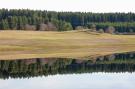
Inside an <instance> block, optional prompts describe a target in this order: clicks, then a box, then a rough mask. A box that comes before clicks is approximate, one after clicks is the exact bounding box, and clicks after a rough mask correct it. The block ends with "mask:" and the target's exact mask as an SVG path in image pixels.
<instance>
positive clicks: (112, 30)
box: [105, 26, 115, 34]
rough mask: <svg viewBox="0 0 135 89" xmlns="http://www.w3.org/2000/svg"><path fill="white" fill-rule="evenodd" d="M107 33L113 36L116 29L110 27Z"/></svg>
mask: <svg viewBox="0 0 135 89" xmlns="http://www.w3.org/2000/svg"><path fill="white" fill-rule="evenodd" d="M105 32H106V33H110V34H113V33H114V32H115V28H114V27H113V26H109V27H108V28H107V29H106V30H105Z"/></svg>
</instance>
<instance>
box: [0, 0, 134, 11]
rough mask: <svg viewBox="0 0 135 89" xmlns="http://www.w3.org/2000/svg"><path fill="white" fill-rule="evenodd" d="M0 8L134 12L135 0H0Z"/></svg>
mask: <svg viewBox="0 0 135 89" xmlns="http://www.w3.org/2000/svg"><path fill="white" fill-rule="evenodd" d="M0 8H7V9H22V8H23V9H34V10H48V11H72V12H76V11H77V12H78V11H79V12H99V13H100V12H103V13H106V12H126V13H127V12H135V0H0Z"/></svg>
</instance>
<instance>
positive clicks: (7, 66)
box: [0, 52, 135, 79]
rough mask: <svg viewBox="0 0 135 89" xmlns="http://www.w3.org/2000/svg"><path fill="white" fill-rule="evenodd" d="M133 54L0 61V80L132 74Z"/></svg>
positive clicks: (134, 60)
mask: <svg viewBox="0 0 135 89" xmlns="http://www.w3.org/2000/svg"><path fill="white" fill-rule="evenodd" d="M134 71H135V52H132V53H123V54H113V55H107V56H103V57H97V58H94V59H92V58H86V59H83V60H81V59H78V60H77V59H67V58H35V59H28V60H26V59H23V60H6V61H5V60H1V61H0V78H1V79H8V78H10V77H11V78H30V77H37V76H48V75H56V74H73V73H74V74H80V73H93V72H107V73H111V72H113V73H114V72H115V73H118V72H134Z"/></svg>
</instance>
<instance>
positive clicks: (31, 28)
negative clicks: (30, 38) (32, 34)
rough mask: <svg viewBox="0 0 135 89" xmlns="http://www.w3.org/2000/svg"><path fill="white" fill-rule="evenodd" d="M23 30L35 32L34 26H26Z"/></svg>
mask: <svg viewBox="0 0 135 89" xmlns="http://www.w3.org/2000/svg"><path fill="white" fill-rule="evenodd" d="M24 29H25V30H33V31H35V30H36V26H35V25H29V24H26V25H25V26H24Z"/></svg>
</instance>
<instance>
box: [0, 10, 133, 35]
mask: <svg viewBox="0 0 135 89" xmlns="http://www.w3.org/2000/svg"><path fill="white" fill-rule="evenodd" d="M110 26H112V27H114V28H115V32H118V33H125V32H126V33H133V32H135V13H131V12H130V13H91V12H87V13H86V12H55V11H41V10H29V9H18V10H17V9H10V10H8V9H0V30H34V31H68V30H73V29H74V30H76V29H78V28H79V29H91V28H92V29H93V28H95V29H96V30H97V31H98V30H101V29H102V30H103V31H106V30H108V29H107V28H108V27H110Z"/></svg>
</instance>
